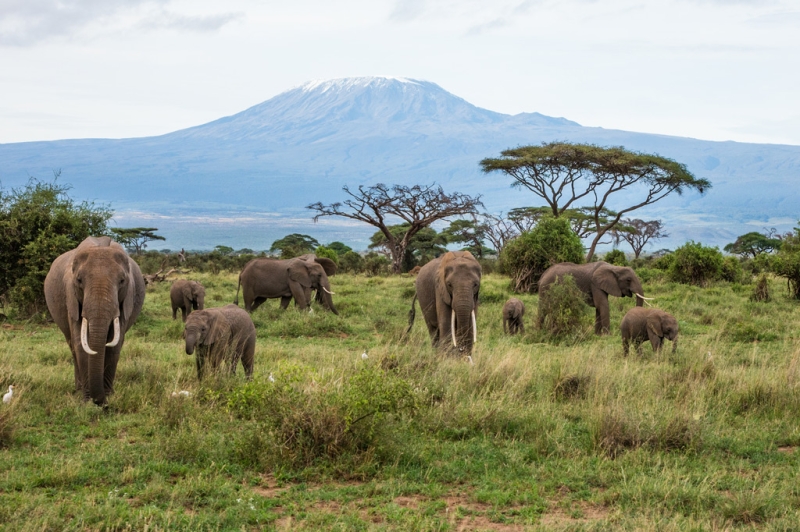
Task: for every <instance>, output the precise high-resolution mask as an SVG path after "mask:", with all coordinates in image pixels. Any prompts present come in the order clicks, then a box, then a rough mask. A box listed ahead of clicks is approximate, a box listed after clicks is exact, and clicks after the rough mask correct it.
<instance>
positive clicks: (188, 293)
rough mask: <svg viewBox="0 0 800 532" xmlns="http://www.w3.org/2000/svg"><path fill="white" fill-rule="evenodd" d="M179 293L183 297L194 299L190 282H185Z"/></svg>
mask: <svg viewBox="0 0 800 532" xmlns="http://www.w3.org/2000/svg"><path fill="white" fill-rule="evenodd" d="M181 295H182V296H183V297H184V298H185V299H189V300H191V299H194V287H193V286H192V284H191V283H186V284H185V285H183V287H181Z"/></svg>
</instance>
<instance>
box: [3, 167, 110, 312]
mask: <svg viewBox="0 0 800 532" xmlns="http://www.w3.org/2000/svg"><path fill="white" fill-rule="evenodd" d="M69 188H70V187H68V186H63V185H57V184H56V183H55V182H53V183H42V182H40V181H37V180H35V179H31V180H30V181H29V182H28V184H27V185H26V186H25V187H23V188H20V189H12V190H11V191H10V192H8V191H4V190H2V189H0V296H6V297H8V299H9V301H10V302H11V304H12V305H13V306H14V307H15V309H16V311H17V312H18V313H19V314H20V315H21V316H31V315H33V314H37V313H39V312H42V311H44V310H45V308H46V304H45V301H44V278H45V277H46V276H47V272H48V271H49V270H50V265H51V264H52V263H53V261H54V260H55V259H56V257H58V256H59V255H61V254H62V253H64V252H66V251H69V250H71V249H73V248H74V247H75V246H77V245H78V244H80V243H81V241H83V239H85V238H86V237H88V236H92V235H94V236H100V235H103V234H105V233H106V230H107V223H108V220H109V219H110V218H111V216H112V215H113V211H111V210H110V209H108V208H106V207H99V206H96V205H95V204H94V203H88V202H83V203H80V204H77V203H75V202H74V201H73V200H72V199H71V198H70V197H69V196H68V195H67V191H68V190H69Z"/></svg>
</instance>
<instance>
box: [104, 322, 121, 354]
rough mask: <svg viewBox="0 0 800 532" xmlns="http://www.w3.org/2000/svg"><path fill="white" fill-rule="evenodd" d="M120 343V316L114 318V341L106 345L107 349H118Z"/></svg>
mask: <svg viewBox="0 0 800 532" xmlns="http://www.w3.org/2000/svg"><path fill="white" fill-rule="evenodd" d="M118 343H119V316H117V317H116V318H114V339H113V340H111V341H110V342H108V343H107V344H106V347H116V346H117V344H118Z"/></svg>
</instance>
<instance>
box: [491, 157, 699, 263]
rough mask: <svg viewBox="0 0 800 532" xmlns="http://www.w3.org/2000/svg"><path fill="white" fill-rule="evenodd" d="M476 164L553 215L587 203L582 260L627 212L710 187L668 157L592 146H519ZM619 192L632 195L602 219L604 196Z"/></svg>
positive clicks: (605, 208) (606, 203) (605, 206)
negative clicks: (588, 231) (587, 236)
mask: <svg viewBox="0 0 800 532" xmlns="http://www.w3.org/2000/svg"><path fill="white" fill-rule="evenodd" d="M480 164H481V167H482V168H483V171H484V172H486V173H489V172H494V171H501V172H504V173H505V174H507V175H508V176H510V177H511V178H513V179H514V182H513V183H512V186H514V187H522V188H526V189H528V190H530V191H531V192H533V193H534V194H535V195H537V196H539V197H540V198H542V199H543V200H544V201H545V202H546V203H547V205H548V206H549V208H550V211H551V212H552V214H553V216H555V217H559V216H562V215H563V214H564V212H565V211H566V210H567V209H570V208H576V207H573V206H577V205H579V204H580V203H584V204H586V203H588V204H589V205H584V206H583V207H582V209H587V210H588V212H589V214H590V216H591V225H592V226H593V233H594V238H593V239H592V242H591V244H590V246H589V250H588V252H587V255H586V260H587V261H590V260H591V259H592V256H593V255H594V252H595V249H596V248H597V245H598V244H599V243H600V241H601V239H602V238H603V236H604V235H605V234H606V233H607V232H608V231H610V230H611V229H613V228H614V227H615V226H616V225H617V224H619V223H620V220H621V219H622V217H623V216H624V215H626V214H628V213H629V212H631V211H634V210H636V209H640V208H642V207H644V206H646V205H652V204H653V203H656V202H657V201H659V200H662V199H664V198H665V197H667V196H668V195H670V194H672V193H677V194H682V193H683V191H684V190H687V189H693V190H697V191H698V192H700V193H701V194H702V193H704V192H705V191H706V190H708V189H709V188H710V187H711V183H710V182H709V181H708V180H707V179H699V178H696V177H695V176H694V175H693V174H692V173H691V172H689V171H688V170H687V169H686V166H685V165H683V164H680V163H678V162H676V161H673V160H672V159H667V158H666V157H660V156H658V155H650V154H646V153H638V152H632V151H628V150H626V149H625V148H622V147H611V148H603V147H600V146H595V145H592V144H572V143H569V142H550V143H543V144H542V145H541V146H522V147H519V148H514V149H509V150H504V151H503V152H501V156H500V157H499V158H487V159H483V160H482V161H481V162H480ZM621 191H627V192H628V194H627V195H626V197H628V198H635V199H630V200H629V201H630V203H629V204H628V205H627V206H623V207H622V208H619V209H617V210H616V214H615V215H614V216H613V217H612V216H609V217H608V218H606V219H605V220H604V219H603V218H604V216H603V215H604V213H605V212H609V211H608V209H610V205H609V200H610V199H615V197H614V198H612V196H614V194H615V193H618V192H621ZM634 192H636V193H637V195H636V196H634V195H633V193H634Z"/></svg>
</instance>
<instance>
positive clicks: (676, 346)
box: [672, 338, 678, 355]
mask: <svg viewBox="0 0 800 532" xmlns="http://www.w3.org/2000/svg"><path fill="white" fill-rule="evenodd" d="M677 350H678V339H677V338H675V339H674V340H673V341H672V354H673V355H674V354H675V352H676V351H677Z"/></svg>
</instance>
